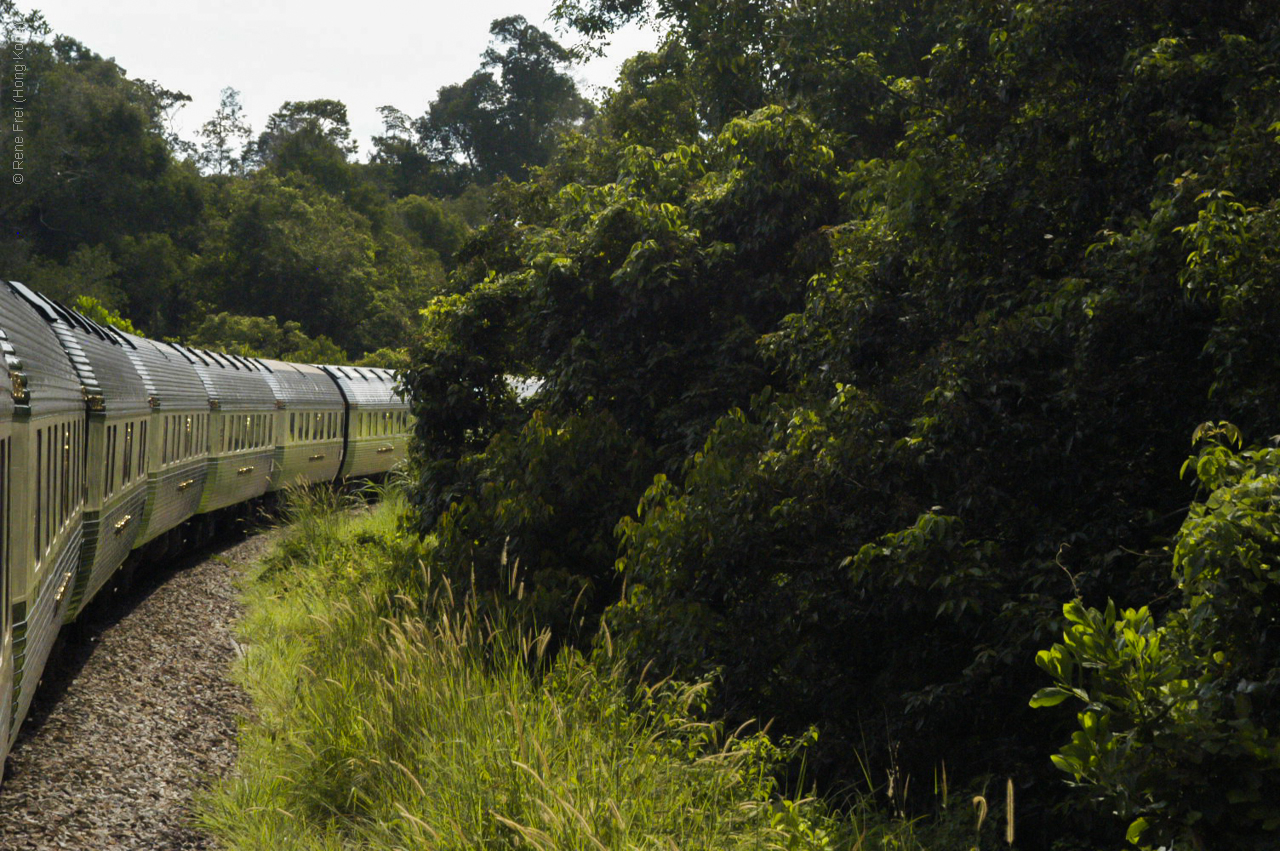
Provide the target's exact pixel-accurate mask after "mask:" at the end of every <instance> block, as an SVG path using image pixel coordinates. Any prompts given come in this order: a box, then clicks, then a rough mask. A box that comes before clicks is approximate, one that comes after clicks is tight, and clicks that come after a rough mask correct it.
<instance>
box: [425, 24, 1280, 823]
mask: <svg viewBox="0 0 1280 851" xmlns="http://www.w3.org/2000/svg"><path fill="white" fill-rule="evenodd" d="M560 10H561V13H562V14H563V15H565V17H566V18H567V19H568V20H569V21H571V22H572V23H574V24H575V25H577V26H578V27H579V28H580V29H582V30H584V31H586V32H588V33H600V34H605V33H608V32H610V31H612V30H613V29H615V28H616V27H617V26H619V25H620V24H621V23H623V22H625V21H627V20H630V19H632V18H634V17H636V16H640V15H648V16H651V17H655V18H658V19H660V20H663V21H665V22H667V23H668V24H669V25H670V27H671V36H670V39H669V40H668V42H667V43H666V44H665V45H664V46H663V47H662V48H661V49H660V50H658V51H656V52H655V53H652V54H647V55H642V56H639V57H636V58H634V59H633V60H631V62H630V63H629V64H628V66H627V67H626V68H625V69H624V72H623V74H622V77H621V81H620V83H621V84H620V86H619V88H618V89H616V90H615V91H613V92H612V93H610V94H609V95H608V96H607V97H606V98H605V101H604V103H603V104H602V106H601V108H600V110H599V113H598V115H597V116H596V118H594V119H593V120H592V121H591V122H590V123H588V124H587V125H586V126H585V127H584V128H583V130H582V132H580V133H578V134H573V135H570V136H568V137H566V138H565V140H564V141H563V142H562V144H561V146H560V147H559V149H558V150H557V152H556V154H555V155H554V156H553V157H552V159H551V160H550V161H549V162H548V164H547V166H546V167H545V168H544V169H542V170H541V171H536V172H534V173H532V174H531V176H530V179H529V180H528V181H526V182H525V183H523V184H521V185H518V186H509V187H505V188H503V189H502V190H500V191H499V192H498V193H497V195H496V196H495V200H494V211H495V214H494V219H493V221H492V222H491V223H489V224H487V225H486V226H485V227H484V228H482V229H481V230H480V231H479V232H478V233H477V234H476V236H475V237H474V238H473V239H472V241H471V242H470V243H469V245H468V246H466V247H464V248H463V250H462V251H461V253H460V257H461V258H462V261H463V262H462V265H461V266H460V267H459V270H458V272H457V273H456V274H455V278H454V280H455V286H457V288H458V291H457V292H455V293H451V294H448V295H445V296H441V297H440V298H438V299H437V300H436V301H435V302H434V303H433V304H432V307H431V309H430V310H429V312H428V314H427V325H426V329H425V331H424V333H423V335H422V337H421V339H420V341H419V343H418V345H417V348H416V350H415V361H416V365H415V367H414V370H413V373H412V382H411V384H412V388H413V391H414V398H415V405H416V414H417V417H418V436H419V446H418V450H417V451H418V463H419V476H420V485H419V488H418V493H417V499H418V506H419V516H420V520H419V526H420V529H421V530H422V531H423V532H424V533H431V534H433V535H435V540H436V541H437V544H438V550H437V551H436V553H437V556H438V558H439V562H440V566H441V568H442V569H449V568H450V566H453V567H455V568H456V569H459V570H462V571H465V572H466V574H467V575H468V576H469V575H474V576H475V577H476V578H477V581H478V582H481V583H488V584H489V586H490V587H493V588H495V589H498V588H501V587H503V585H504V583H506V582H508V581H510V577H509V573H510V567H509V565H510V564H512V563H518V565H519V576H518V577H517V578H519V579H522V580H523V581H525V582H526V592H525V599H526V600H530V601H532V602H531V605H532V609H533V611H534V612H535V614H536V617H537V618H538V619H539V622H541V623H547V622H554V623H557V624H559V625H560V629H561V633H562V635H564V636H565V637H566V638H571V637H572V636H575V635H577V636H578V638H577V639H576V640H589V635H590V632H591V630H590V624H591V623H592V621H591V619H590V618H586V619H585V620H583V619H581V614H582V612H583V610H584V607H585V610H586V611H587V612H590V613H600V612H603V614H604V618H605V623H607V624H608V626H609V636H610V640H611V641H612V642H614V643H615V644H621V645H623V646H625V647H627V648H628V653H629V654H630V657H631V658H632V660H633V661H634V664H635V667H636V670H637V671H639V670H641V669H643V668H645V667H646V665H647V666H648V668H649V670H651V671H656V672H658V673H659V674H668V673H675V674H676V675H677V676H684V677H697V676H715V677H717V678H718V682H719V695H720V706H721V707H722V708H723V709H724V710H726V711H728V712H729V713H730V714H731V715H733V716H735V717H738V718H750V717H755V718H766V719H768V718H772V719H774V720H775V723H776V725H777V728H778V729H781V730H788V731H792V732H801V731H803V730H804V729H805V728H806V727H808V726H809V725H811V724H816V725H818V726H819V727H820V729H821V736H822V739H821V741H822V743H823V744H822V745H821V750H820V752H819V755H818V757H817V762H816V764H817V765H818V766H819V768H820V771H821V772H822V773H823V774H824V776H826V777H828V778H834V777H844V778H845V779H850V774H852V775H854V777H855V778H856V776H857V775H859V774H860V772H861V769H860V768H859V767H858V766H859V765H860V764H863V763H860V762H859V757H857V756H855V754H856V753H860V754H861V755H862V759H864V760H868V759H869V760H870V764H872V765H875V764H877V763H878V761H879V760H880V758H881V755H883V754H887V753H890V752H892V753H894V754H896V759H897V760H899V763H898V764H899V765H900V766H901V765H906V766H909V768H908V770H910V771H913V772H914V773H915V776H920V775H921V774H928V772H929V771H930V770H932V768H931V766H935V767H936V765H937V761H938V760H939V759H945V760H946V763H947V765H948V766H950V767H952V770H953V771H954V770H955V769H954V767H955V766H957V765H963V766H965V767H966V768H965V769H964V772H965V774H966V775H967V776H969V777H976V776H979V775H982V774H983V773H986V772H992V773H994V772H1008V773H1011V774H1013V775H1015V776H1016V783H1017V784H1018V786H1019V795H1020V796H1021V797H1020V800H1022V801H1024V802H1025V809H1024V810H1023V812H1024V813H1025V814H1026V815H1025V818H1026V819H1027V823H1028V824H1029V825H1030V826H1029V827H1028V828H1027V829H1028V833H1029V835H1030V836H1031V837H1032V839H1031V840H1030V841H1031V842H1032V843H1033V844H1035V843H1036V842H1037V841H1040V840H1043V844H1045V845H1046V846H1047V845H1048V843H1049V838H1050V835H1049V826H1050V825H1051V824H1052V823H1053V820H1052V819H1051V818H1049V817H1048V816H1047V813H1048V812H1049V811H1050V808H1051V807H1052V806H1054V805H1056V803H1057V802H1058V801H1060V800H1061V799H1062V797H1063V796H1064V794H1065V792H1064V787H1063V785H1062V776H1061V773H1060V772H1059V771H1058V770H1057V769H1055V768H1054V766H1053V764H1052V763H1051V761H1050V759H1049V756H1050V754H1052V753H1053V752H1054V750H1055V748H1056V746H1057V745H1058V744H1059V743H1060V742H1061V741H1062V740H1063V739H1065V738H1067V737H1068V736H1069V733H1070V728H1071V726H1072V723H1073V719H1072V718H1070V717H1067V716H1064V715H1054V714H1053V713H1052V712H1047V711H1045V710H1040V711H1038V712H1037V711H1033V710H1032V709H1031V707H1029V706H1028V699H1029V698H1030V696H1031V695H1032V694H1034V693H1035V692H1036V691H1037V690H1038V689H1039V688H1040V687H1041V686H1043V685H1045V677H1044V673H1043V672H1042V671H1041V670H1039V669H1038V668H1037V667H1036V665H1035V662H1034V660H1035V657H1036V653H1037V651H1038V650H1040V649H1042V648H1044V647H1046V646H1048V645H1049V644H1051V643H1052V642H1053V640H1054V639H1055V637H1056V636H1058V635H1059V634H1060V633H1061V630H1062V629H1063V627H1064V626H1066V625H1068V622H1067V621H1064V618H1063V605H1064V603H1067V602H1069V601H1071V600H1072V599H1074V598H1076V597H1080V598H1081V599H1082V600H1083V601H1084V602H1085V605H1089V604H1094V605H1100V604H1102V603H1105V601H1106V600H1107V599H1113V600H1115V601H1117V602H1118V604H1119V605H1121V606H1135V607H1137V606H1140V605H1143V604H1146V603H1148V602H1152V601H1160V600H1167V599H1168V595H1169V594H1170V593H1171V592H1172V589H1173V584H1172V582H1171V580H1170V576H1171V575H1172V565H1171V561H1170V559H1171V556H1170V552H1169V550H1167V549H1165V547H1166V546H1167V545H1169V544H1170V542H1171V541H1172V540H1173V538H1174V536H1175V534H1176V533H1177V530H1178V528H1179V524H1180V523H1181V521H1182V518H1183V517H1185V516H1186V512H1187V506H1188V504H1189V502H1190V501H1191V498H1192V494H1191V492H1190V490H1189V488H1188V486H1187V484H1185V483H1183V482H1182V481H1181V480H1180V479H1179V478H1178V475H1177V473H1178V470H1179V467H1180V466H1181V464H1182V461H1183V460H1184V458H1185V456H1186V454H1187V452H1188V449H1189V444H1188V439H1189V437H1190V436H1191V434H1192V432H1193V431H1194V430H1195V429H1196V427H1197V425H1199V424H1200V423H1202V422H1204V421H1206V420H1212V421H1219V420H1231V421H1232V422H1234V423H1236V424H1237V425H1238V426H1239V427H1240V429H1241V430H1243V431H1244V432H1245V433H1247V434H1250V435H1257V436H1259V437H1261V436H1265V435H1268V434H1273V433H1275V432H1277V431H1278V430H1280V429H1278V428H1277V426H1280V422H1278V421H1277V416H1278V415H1277V411H1280V398H1277V395H1278V391H1277V389H1276V388H1277V387H1278V386H1280V383H1277V381H1276V380H1275V372H1276V369H1277V368H1278V367H1280V361H1277V359H1276V356H1275V349H1274V346H1271V345H1269V343H1268V341H1269V334H1268V333H1267V330H1266V329H1267V328H1270V327H1274V325H1275V323H1274V321H1273V317H1274V316H1275V311H1276V309H1277V305H1280V302H1277V301H1276V293H1277V290H1276V289H1275V288H1274V287H1272V286H1270V285H1269V284H1268V283H1267V282H1268V281H1270V280H1271V279H1272V278H1273V277H1274V274H1273V273H1274V271H1275V270H1274V269H1273V268H1272V266H1273V265H1274V263H1275V256H1274V252H1273V251H1271V250H1270V248H1269V246H1271V245H1273V244H1274V240H1273V239H1271V238H1270V236H1271V235H1272V231H1273V229H1274V227H1275V221H1276V208H1277V204H1278V203H1280V202H1278V201H1277V198H1276V192H1275V187H1276V186H1277V185H1280V184H1278V183H1277V177H1280V174H1277V169H1278V168H1280V165H1278V163H1280V158H1277V157H1276V147H1275V146H1276V145H1277V144H1280V131H1278V129H1277V128H1280V114H1277V113H1278V112H1280V98H1277V94H1280V92H1277V87H1278V86H1280V75H1278V74H1277V71H1276V69H1277V68H1280V65H1277V64H1276V59H1277V58H1278V57H1277V50H1278V49H1280V48H1278V47H1277V45H1280V30H1277V26H1278V24H1277V19H1276V18H1275V16H1274V15H1271V14H1270V13H1269V11H1268V10H1267V9H1266V8H1265V7H1264V5H1263V4H1256V3H1241V4H1201V3H1195V4H1184V5H1181V6H1178V5H1174V6H1170V5H1168V4H1149V3H1144V2H1138V0H1133V2H1127V1H1124V2H1112V3H1106V4H1097V3H1087V2H1067V3H1061V2H1055V3H1023V4H1017V5H1016V6H1014V7H1007V6H1000V5H998V4H997V5H993V4H989V3H981V2H970V0H936V1H935V2H920V0H894V2H887V3H860V2H847V3H846V2H832V3H791V2H787V3H781V2H778V3H773V2H765V3H757V2H750V3H748V2H716V3H710V2H703V0H659V2H655V3H644V2H640V0H635V2H632V0H624V2H618V0H601V2H584V3H563V4H561V6H560ZM512 376H521V377H526V378H529V379H533V380H534V381H533V382H532V384H528V383H526V384H527V386H533V387H536V390H534V391H533V392H532V393H524V394H522V393H517V392H516V390H515V389H514V388H513V382H512ZM530 589H532V590H530ZM575 604H576V605H577V606H578V608H577V609H574V608H573V607H574V605H575ZM1157 605H1158V604H1157ZM570 611H573V612H575V614H574V615H573V616H572V618H570V617H568V616H567V615H566V613H567V612H570ZM557 613H558V614H557ZM557 617H558V618H559V620H557V619H556V618H557ZM1268 617H1269V616H1268ZM1255 628H1257V627H1255ZM1222 652H1224V653H1229V651H1228V650H1227V649H1226V647H1225V646H1224V647H1223V651H1222ZM1228 658H1229V656H1228ZM1267 664H1273V663H1267ZM1264 668H1265V665H1264ZM1240 670H1241V671H1243V670H1244V669H1243V668H1241V669H1240ZM1266 681H1267V682H1269V681H1270V680H1266ZM1233 682H1239V681H1234V680H1231V679H1228V680H1226V681H1224V682H1223V683H1221V684H1220V685H1221V688H1222V689H1223V690H1224V692H1225V691H1229V690H1230V689H1231V688H1233V687H1234V685H1233ZM1267 695H1268V697H1267V698H1266V700H1267V701H1269V704H1268V705H1270V706H1274V701H1275V696H1274V695H1273V694H1272V693H1271V692H1267ZM1261 699H1262V698H1260V700H1261ZM1215 706H1216V707H1217V708H1215V709H1212V710H1209V711H1211V712H1219V713H1222V715H1219V716H1217V717H1218V718H1219V720H1220V721H1221V722H1222V723H1227V721H1228V720H1229V716H1230V713H1232V712H1239V711H1243V710H1240V709H1239V708H1238V707H1234V708H1233V707H1232V706H1230V705H1227V703H1220V704H1215ZM1223 716H1226V717H1223ZM1268 717H1269V716H1268ZM1214 723H1218V722H1217V721H1215V722H1214ZM1255 741H1257V742H1258V747H1259V748H1260V750H1258V751H1257V752H1255V753H1254V754H1253V757H1251V758H1254V759H1257V760H1258V761H1259V762H1258V763H1257V764H1256V765H1264V766H1271V767H1274V765H1276V764H1277V761H1280V747H1278V746H1277V743H1276V742H1275V741H1273V740H1272V739H1266V740H1265V743H1263V740H1255ZM868 752H869V755H868ZM1204 758H1205V759H1207V760H1210V762H1212V759H1211V758H1209V757H1207V756H1206V757H1204ZM1182 765H1185V766H1187V767H1186V770H1187V771H1190V772H1193V773H1194V772H1196V771H1200V772H1202V773H1201V775H1200V776H1201V777H1202V779H1203V780H1204V785H1203V786H1202V787H1200V788H1204V789H1208V788H1211V787H1213V782H1212V780H1211V778H1212V777H1213V776H1215V775H1214V774H1213V772H1214V771H1217V770H1219V768H1217V767H1213V766H1212V765H1209V764H1206V765H1204V766H1202V767H1200V768H1192V767H1189V766H1190V765H1191V763H1183V764H1182ZM1256 765H1255V768H1256ZM1222 770H1225V769H1222ZM1268 770H1270V769H1268ZM842 772H845V773H842ZM1078 776H1080V777H1083V778H1086V779H1088V778H1093V777H1096V775H1090V774H1089V773H1088V771H1083V772H1079V773H1078ZM1111 780H1114V778H1111ZM1108 782H1110V781H1108ZM1094 791H1096V792H1097V795H1096V796H1095V797H1094V798H1093V800H1094V802H1095V803H1096V804H1098V805H1100V806H1098V807H1097V808H1096V809H1092V808H1091V807H1090V805H1089V802H1088V800H1087V798H1088V796H1087V795H1081V796H1080V797H1079V798H1076V799H1075V804H1076V806H1077V810H1076V814H1077V815H1076V818H1075V822H1074V824H1075V826H1076V827H1075V829H1076V830H1077V831H1079V832H1080V834H1081V836H1083V835H1086V834H1088V832H1089V831H1090V830H1097V831H1099V833H1097V834H1095V835H1094V839H1093V841H1099V842H1101V841H1105V840H1104V839H1103V838H1102V837H1106V836H1115V835H1116V834H1114V833H1108V832H1107V831H1108V830H1111V829H1112V828H1111V827H1110V826H1109V824H1110V823H1109V822H1108V819H1109V818H1110V815H1109V814H1110V813H1113V812H1114V813H1120V814H1121V815H1122V816H1123V815H1124V813H1125V812H1127V811H1126V810H1125V808H1124V807H1123V806H1120V805H1119V804H1117V797H1116V796H1118V795H1125V794H1133V793H1134V789H1132V788H1128V787H1125V786H1124V785H1123V784H1120V785H1119V786H1117V785H1114V784H1113V785H1111V786H1109V787H1104V786H1102V785H1099V786H1097V787H1094ZM1162 800H1163V801H1164V803H1163V804H1160V806H1163V807H1165V808H1166V810H1165V811H1164V814H1163V815H1161V816H1160V817H1161V818H1162V819H1167V821H1166V824H1176V825H1181V826H1182V827H1181V828H1180V829H1181V830H1182V831H1183V833H1181V834H1179V833H1178V829H1179V828H1171V830H1173V833H1172V834H1170V835H1178V836H1180V837H1182V839H1185V840H1186V841H1192V840H1191V839H1188V838H1187V837H1188V834H1187V833H1186V832H1185V831H1186V830H1187V829H1188V828H1187V825H1188V824H1190V822H1191V821H1194V818H1195V817H1197V816H1194V813H1201V814H1202V815H1203V814H1204V813H1208V812H1210V810H1211V803H1210V805H1206V806H1210V809H1201V808H1199V805H1200V802H1196V801H1177V802H1175V801H1172V800H1170V799H1168V798H1165V799H1162ZM1175 811H1176V813H1175ZM1259 812H1261V811H1259ZM1086 813H1095V814H1096V815H1097V820H1096V821H1091V820H1090V817H1089V816H1087V815H1086ZM1213 818H1214V819H1218V820H1216V821H1214V822H1213V823H1214V824H1217V825H1222V824H1225V823H1226V822H1224V821H1222V820H1221V817H1220V816H1218V815H1214V816H1213ZM1251 818H1256V819H1258V821H1256V822H1250V823H1249V824H1247V825H1245V826H1244V827H1243V828H1242V829H1241V830H1240V831H1238V832H1234V833H1231V832H1222V833H1221V834H1220V835H1219V837H1218V838H1213V836H1212V831H1206V830H1199V829H1197V830H1198V832H1197V833H1196V838H1195V839H1194V841H1195V842H1200V843H1204V846H1203V847H1211V846H1212V847H1224V848H1225V847H1241V846H1240V845H1238V844H1233V843H1236V842H1243V841H1255V842H1264V841H1265V840H1260V839H1257V838H1256V836H1264V837H1267V836H1269V837H1271V838H1272V839H1273V838H1274V833H1267V832H1266V830H1274V826H1273V827H1272V828H1267V829H1266V830H1263V832H1262V833H1260V834H1254V833H1252V832H1251V831H1254V830H1255V828H1256V829H1258V830H1262V828H1261V825H1263V824H1269V822H1265V818H1270V816H1265V818H1264V816H1263V815H1256V816H1251ZM1038 831H1043V832H1038ZM1123 834H1124V828H1123V827H1122V828H1121V830H1120V834H1119V835H1123ZM1250 836H1253V837H1255V838H1254V839H1251V840H1250V839H1248V837H1250ZM1082 841H1083V840H1082ZM1180 841H1182V840H1180ZM1255 847H1263V846H1261V845H1258V846H1255Z"/></svg>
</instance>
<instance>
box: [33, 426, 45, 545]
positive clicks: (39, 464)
mask: <svg viewBox="0 0 1280 851" xmlns="http://www.w3.org/2000/svg"><path fill="white" fill-rule="evenodd" d="M43 497H44V429H39V430H38V431H37V432H36V534H35V547H36V564H39V563H40V556H41V554H42V553H43V552H44V551H43V550H42V549H41V546H40V545H41V544H42V543H44V499H43Z"/></svg>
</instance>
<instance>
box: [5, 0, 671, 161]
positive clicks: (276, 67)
mask: <svg viewBox="0 0 1280 851" xmlns="http://www.w3.org/2000/svg"><path fill="white" fill-rule="evenodd" d="M553 5H554V0H455V2H440V0H426V2H407V0H217V2H213V0H26V2H23V0H19V8H22V9H32V8H34V9H39V10H40V11H41V12H43V13H44V16H45V18H46V19H47V20H48V22H49V24H50V26H52V27H53V30H54V31H55V32H58V33H62V34H65V35H69V36H71V37H73V38H76V39H78V40H79V41H81V42H83V43H84V44H86V45H87V46H88V47H89V48H90V49H92V50H94V51H95V52H97V53H99V54H101V55H103V56H107V57H111V58H114V59H115V60H116V62H117V63H119V64H120V66H121V67H123V68H124V69H125V70H126V71H127V72H128V73H129V76H131V77H134V78H141V79H148V80H155V81H156V82H158V83H160V84H161V85H163V86H164V87H165V88H168V89H171V90H177V91H181V92H185V93H186V94H188V95H190V96H191V98H192V102H191V103H189V104H187V105H186V106H185V107H184V108H183V109H182V111H181V112H180V113H179V115H178V118H177V121H176V122H175V129H176V130H177V131H178V132H179V134H180V135H181V136H182V137H183V138H185V139H193V138H194V136H195V133H196V131H197V130H198V129H199V128H200V125H201V124H203V123H204V122H205V121H207V120H208V119H209V117H210V116H211V115H212V114H213V111H214V110H215V109H216V108H217V105H218V99H219V96H220V93H221V91H222V89H223V88H224V87H226V86H231V87H233V88H235V89H238V90H239V91H240V93H241V96H240V101H241V103H242V104H244V107H245V111H246V113H247V115H248V117H249V120H250V122H251V123H252V124H253V128H254V131H255V132H257V131H260V130H261V129H262V127H263V125H264V124H265V123H266V119H267V116H268V115H270V114H271V113H272V112H274V111H275V110H277V109H278V108H279V107H280V105H281V104H282V103H284V102H285V101H287V100H312V99H315V98H335V99H337V100H340V101H342V102H343V103H345V104H346V105H347V111H348V114H349V116H350V119H351V126H352V130H353V134H354V136H355V138H356V139H357V140H359V142H360V152H359V158H360V159H366V158H367V157H368V154H369V149H370V144H369V137H370V136H372V135H374V134H376V133H379V132H381V130H382V123H381V120H380V118H379V116H378V113H377V108H378V107H379V106H382V105H384V104H391V105H392V106H395V107H398V108H399V109H401V110H403V111H404V112H406V113H408V114H409V115H412V116H417V115H421V114H422V113H423V112H424V111H426V108H427V104H429V103H430V102H431V100H432V99H434V98H435V94H436V91H437V90H438V89H439V88H440V87H441V86H446V85H449V84H450V83H459V82H462V81H463V80H465V79H466V78H467V77H469V76H470V75H471V74H472V72H474V71H475V70H476V68H477V67H478V66H479V63H480V54H481V53H482V52H483V51H484V49H485V47H486V46H487V44H488V42H489V23H490V22H491V21H493V20H494V19H495V18H501V17H505V16H507V15H524V16H525V17H526V18H528V19H529V21H530V22H531V23H533V24H535V25H537V26H540V27H541V28H542V29H544V30H547V31H549V32H552V33H553V35H555V36H556V37H557V38H558V40H559V41H560V42H561V43H562V44H566V45H568V44H572V43H574V42H575V39H576V38H577V35H576V34H575V33H557V32H555V30H554V28H553V25H552V23H551V22H550V21H549V20H548V14H549V13H550V11H551V8H552V6H553ZM657 39H658V36H657V34H656V33H655V32H653V31H652V30H647V29H639V28H631V29H629V30H627V31H624V32H623V33H620V34H619V35H618V36H617V37H615V38H614V40H613V43H612V45H611V46H610V48H609V50H608V53H607V54H606V56H605V57H603V58H601V59H597V60H594V61H592V62H591V63H589V64H587V65H585V66H580V67H579V68H577V69H576V71H575V74H576V76H577V77H578V78H579V85H580V87H582V88H583V90H584V93H585V94H588V95H590V94H591V91H590V89H591V87H593V86H607V85H610V84H612V82H613V80H614V78H615V77H616V75H617V71H618V67H619V66H620V65H621V63H622V60H624V59H626V58H627V57H628V56H631V55H632V54H634V53H636V52H637V51H639V50H645V49H649V48H651V47H652V46H653V45H654V44H656V42H657Z"/></svg>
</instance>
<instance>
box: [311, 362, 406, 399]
mask: <svg viewBox="0 0 1280 851" xmlns="http://www.w3.org/2000/svg"><path fill="white" fill-rule="evenodd" d="M317 366H318V367H319V368H320V369H322V370H324V371H325V372H327V373H328V374H329V375H330V376H331V377H332V378H333V380H334V381H335V382H337V384H338V386H339V387H341V388H342V393H343V396H344V397H345V398H346V400H347V403H348V404H350V405H351V407H353V408H404V407H407V404H406V403H405V402H404V400H402V399H401V398H400V396H399V394H397V393H396V385H397V381H398V378H397V376H396V374H395V373H394V372H392V371H391V370H389V369H373V368H370V367H356V366H325V365H322V364H317Z"/></svg>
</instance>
